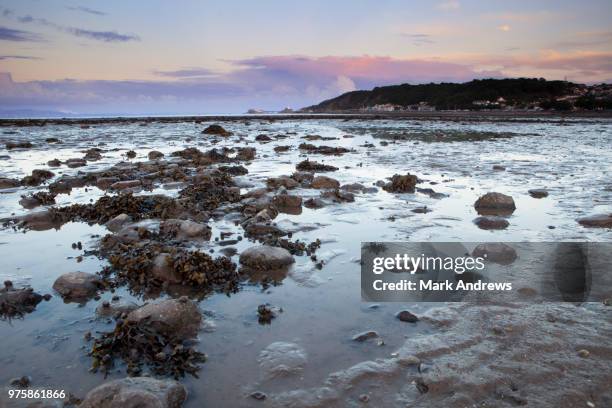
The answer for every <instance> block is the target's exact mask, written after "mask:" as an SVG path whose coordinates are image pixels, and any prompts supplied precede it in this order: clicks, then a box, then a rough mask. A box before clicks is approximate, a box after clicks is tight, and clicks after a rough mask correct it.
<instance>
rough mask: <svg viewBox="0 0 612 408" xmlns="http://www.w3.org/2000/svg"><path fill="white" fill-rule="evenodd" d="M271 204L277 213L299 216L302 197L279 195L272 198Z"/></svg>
mask: <svg viewBox="0 0 612 408" xmlns="http://www.w3.org/2000/svg"><path fill="white" fill-rule="evenodd" d="M272 204H274V206H275V207H276V208H277V209H278V211H279V212H282V213H286V214H300V213H301V212H302V197H300V196H296V195H290V194H279V195H277V196H274V197H273V198H272Z"/></svg>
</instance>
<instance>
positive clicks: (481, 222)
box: [474, 216, 510, 230]
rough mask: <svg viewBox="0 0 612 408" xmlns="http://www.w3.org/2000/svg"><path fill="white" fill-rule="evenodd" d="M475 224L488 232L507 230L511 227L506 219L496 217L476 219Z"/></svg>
mask: <svg viewBox="0 0 612 408" xmlns="http://www.w3.org/2000/svg"><path fill="white" fill-rule="evenodd" d="M474 224H476V225H478V228H480V229H486V230H491V229H506V228H508V226H509V225H510V223H509V222H508V220H506V219H505V218H502V217H496V216H485V217H478V218H476V219H474Z"/></svg>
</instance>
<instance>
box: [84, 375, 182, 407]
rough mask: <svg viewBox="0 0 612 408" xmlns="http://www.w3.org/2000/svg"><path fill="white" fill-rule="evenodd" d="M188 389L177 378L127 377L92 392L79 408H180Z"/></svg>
mask: <svg viewBox="0 0 612 408" xmlns="http://www.w3.org/2000/svg"><path fill="white" fill-rule="evenodd" d="M186 399H187V389H186V388H185V386H184V385H182V384H181V383H179V382H178V381H174V380H166V379H164V380H158V379H155V378H150V377H128V378H123V379H119V380H114V381H110V382H107V383H104V384H102V385H99V386H98V387H96V388H94V389H93V390H91V391H89V392H88V393H87V395H86V396H85V399H84V400H83V402H82V403H81V404H80V405H79V407H80V408H115V407H126V408H136V407H138V408H180V407H182V406H183V403H184V402H185V400H186Z"/></svg>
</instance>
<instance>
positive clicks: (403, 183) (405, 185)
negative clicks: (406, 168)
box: [382, 173, 419, 193]
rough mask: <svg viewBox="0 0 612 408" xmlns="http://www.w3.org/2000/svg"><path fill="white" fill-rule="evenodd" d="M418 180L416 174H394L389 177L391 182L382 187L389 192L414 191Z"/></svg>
mask: <svg viewBox="0 0 612 408" xmlns="http://www.w3.org/2000/svg"><path fill="white" fill-rule="evenodd" d="M418 181H419V179H418V178H417V176H415V175H413V174H410V173H408V174H406V175H404V176H402V175H400V174H395V175H394V176H393V177H391V182H389V183H387V184H385V185H384V186H383V187H382V188H383V190H385V191H388V192H390V193H414V190H415V187H416V184H417V183H418Z"/></svg>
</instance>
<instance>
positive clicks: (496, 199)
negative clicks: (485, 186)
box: [474, 192, 516, 215]
mask: <svg viewBox="0 0 612 408" xmlns="http://www.w3.org/2000/svg"><path fill="white" fill-rule="evenodd" d="M474 208H475V209H476V211H477V212H478V214H481V215H509V214H512V213H513V212H514V210H515V209H516V205H515V204H514V200H513V199H512V197H510V196H508V195H505V194H502V193H495V192H493V193H487V194H485V195H483V196H482V197H480V198H479V199H478V200H476V202H475V203H474Z"/></svg>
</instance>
